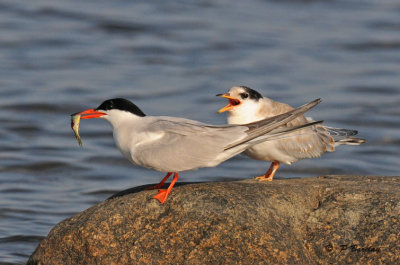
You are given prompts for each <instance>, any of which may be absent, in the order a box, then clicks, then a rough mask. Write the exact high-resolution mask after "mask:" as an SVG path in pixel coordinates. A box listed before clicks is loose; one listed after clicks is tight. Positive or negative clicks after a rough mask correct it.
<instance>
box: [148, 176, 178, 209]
mask: <svg viewBox="0 0 400 265" xmlns="http://www.w3.org/2000/svg"><path fill="white" fill-rule="evenodd" d="M168 174H169V175H171V174H172V173H168ZM169 175H167V176H165V178H164V179H163V180H162V181H161V182H162V184H163V185H164V181H165V180H167V178H168V177H169ZM178 178H179V175H178V172H175V173H174V178H173V179H172V181H171V184H169V187H168V189H166V190H165V189H161V190H158V193H157V195H156V196H154V197H153V198H154V199H156V200H158V201H159V202H161V204H163V203H164V202H165V201H166V200H167V198H168V195H169V194H170V193H171V190H172V187H173V186H174V185H175V183H176V181H177V180H178ZM160 184H161V183H160ZM160 184H158V185H160Z"/></svg>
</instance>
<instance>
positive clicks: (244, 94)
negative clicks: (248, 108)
mask: <svg viewBox="0 0 400 265" xmlns="http://www.w3.org/2000/svg"><path fill="white" fill-rule="evenodd" d="M240 96H241V97H242V99H245V98H248V97H249V94H247V93H242V94H240Z"/></svg>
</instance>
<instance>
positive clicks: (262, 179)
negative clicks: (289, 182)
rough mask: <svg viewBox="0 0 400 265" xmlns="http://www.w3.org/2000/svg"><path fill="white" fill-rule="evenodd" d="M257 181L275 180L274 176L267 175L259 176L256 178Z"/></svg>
mask: <svg viewBox="0 0 400 265" xmlns="http://www.w3.org/2000/svg"><path fill="white" fill-rule="evenodd" d="M254 178H255V179H256V180H258V181H272V180H273V178H274V176H268V177H267V176H266V175H262V176H259V177H254Z"/></svg>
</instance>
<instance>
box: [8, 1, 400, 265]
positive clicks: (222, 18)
mask: <svg viewBox="0 0 400 265" xmlns="http://www.w3.org/2000/svg"><path fill="white" fill-rule="evenodd" d="M399 30H400V2H399V1H397V0H381V1H373V0H364V1H360V0H346V1H345V0H337V1H336V0H333V1H301V0H299V1H296V0H292V1H289V0H288V1H268V0H250V1H226V0H221V1H219V0H216V1H207V0H205V1H193V0H187V1H122V0H119V1H50V0H47V1H46V0H36V1H14V0H3V1H0V62H1V63H0V109H1V111H0V123H1V126H0V264H23V263H24V262H26V260H27V258H28V257H29V255H30V254H31V253H32V251H33V250H34V249H35V247H36V246H37V244H38V242H39V241H40V240H41V239H42V238H43V237H44V236H46V235H47V233H48V232H49V231H50V229H51V228H52V227H53V226H54V225H55V224H56V223H58V222H60V221H61V220H63V219H65V218H67V217H69V216H71V215H73V214H75V213H77V212H80V211H82V210H84V209H86V208H88V207H90V206H92V205H95V204H96V203H98V202H100V201H102V200H104V199H106V198H107V197H109V196H110V195H112V194H113V193H115V192H117V191H120V190H123V189H127V188H130V187H134V186H138V185H142V184H147V183H156V182H158V181H160V179H161V178H162V177H163V174H162V173H159V172H155V171H151V170H146V169H143V168H138V167H134V166H133V165H131V164H130V163H129V162H127V161H125V159H124V158H122V156H121V155H120V153H119V151H118V150H117V149H116V147H115V146H114V142H113V140H112V137H111V130H110V127H109V125H107V124H106V122H104V121H102V120H85V121H84V122H82V123H81V136H82V140H83V144H84V146H83V147H82V148H79V147H78V145H77V142H76V140H75V137H74V136H73V133H72V131H71V129H70V121H69V119H70V116H69V114H71V113H73V112H77V111H81V110H84V109H88V108H93V107H96V106H97V105H98V104H99V103H101V102H102V101H103V100H105V99H108V98H111V97H126V98H129V99H131V100H132V101H134V102H135V103H136V104H137V105H138V106H139V107H141V108H142V109H143V111H144V112H145V113H147V114H149V115H169V116H181V117H187V118H192V119H196V120H200V121H203V122H208V123H213V124H222V123H224V122H225V118H226V117H225V115H220V114H216V110H218V109H219V108H221V107H222V106H223V105H225V104H226V102H225V101H224V100H222V99H220V98H217V97H215V94H217V93H222V92H226V91H227V90H228V89H229V88H230V87H231V86H234V85H247V86H250V87H252V88H255V89H257V90H259V91H260V92H262V94H264V95H267V96H269V97H272V98H273V99H276V100H279V101H284V102H287V103H289V104H292V105H293V106H299V105H301V104H303V103H305V102H307V101H310V100H312V99H314V98H318V97H321V98H322V99H323V100H324V101H323V103H322V104H320V105H319V106H318V107H317V108H316V109H314V110H313V111H311V112H310V115H311V116H313V117H314V118H315V119H323V120H325V122H326V124H329V125H331V126H336V127H345V128H352V129H358V130H359V132H360V135H361V136H362V137H365V138H367V140H368V143H367V144H366V145H363V146H360V147H354V146H344V147H341V148H339V149H338V151H337V152H336V153H330V154H326V155H325V156H323V157H322V158H320V159H312V160H303V161H301V162H299V163H296V164H295V165H293V166H290V167H289V166H285V165H284V166H282V167H281V169H280V170H279V171H278V175H277V178H292V177H309V176H317V175H322V174H361V175H366V174H368V175H399V168H400V160H399V157H400V148H399V147H400V134H399V128H400V104H399V102H400V34H399ZM267 166H268V165H267V163H265V162H260V161H252V160H249V159H247V158H245V157H237V158H234V159H232V160H230V161H228V162H225V163H223V164H221V165H220V166H218V167H216V168H211V169H200V170H197V171H193V172H186V173H182V174H181V177H180V181H181V182H184V181H215V180H224V179H225V178H233V179H241V178H251V177H253V176H254V175H257V174H261V173H263V172H264V171H265V170H266V169H267Z"/></svg>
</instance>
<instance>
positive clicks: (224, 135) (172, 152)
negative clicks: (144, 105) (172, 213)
mask: <svg viewBox="0 0 400 265" xmlns="http://www.w3.org/2000/svg"><path fill="white" fill-rule="evenodd" d="M319 102H320V100H319V99H317V100H314V101H312V102H310V103H308V104H305V105H303V106H301V107H299V108H296V109H292V110H289V111H288V112H286V113H283V114H281V115H277V116H275V117H271V118H268V119H264V120H261V121H258V122H254V123H250V124H245V125H222V126H215V125H209V124H204V123H201V122H198V121H194V120H189V119H184V118H177V117H166V116H147V115H145V114H144V113H143V111H142V110H140V109H139V108H138V107H137V106H136V105H135V104H133V103H132V102H130V101H129V100H126V99H123V98H115V99H109V100H106V101H104V102H103V103H102V104H100V106H98V107H97V108H96V109H89V110H85V111H82V112H79V113H76V114H74V115H73V120H75V123H76V122H77V123H76V124H78V125H79V118H80V119H91V118H103V119H105V120H106V121H108V122H109V123H110V124H111V126H112V128H113V136H114V140H115V143H116V145H117V147H118V148H119V150H120V151H121V153H122V154H123V155H124V156H125V157H126V158H127V159H128V160H129V161H131V162H132V163H134V164H136V165H138V166H142V167H146V168H150V169H154V170H157V171H161V172H166V173H167V175H166V176H165V177H164V178H163V179H162V181H161V182H160V183H159V184H158V185H155V186H154V187H152V188H153V189H160V188H161V187H162V186H163V185H164V183H165V181H166V180H167V179H168V178H169V177H170V176H171V175H172V174H174V177H173V180H172V182H171V184H170V185H169V187H168V188H167V189H160V190H159V192H158V194H157V195H156V196H155V197H154V198H155V199H157V200H159V201H160V202H161V203H164V202H165V201H166V199H167V197H168V195H169V194H170V193H171V190H172V187H173V186H174V184H175V183H176V181H177V180H178V177H179V175H178V172H180V171H187V170H194V169H197V168H202V167H215V166H217V165H218V164H220V163H222V162H224V161H226V160H228V159H229V158H231V157H233V156H235V155H237V154H239V153H241V152H243V151H244V150H246V149H247V148H249V147H251V146H253V145H255V144H257V143H260V142H264V141H269V140H272V139H276V138H278V137H281V136H283V135H286V134H288V133H291V132H294V131H297V130H300V129H301V128H304V127H308V126H312V125H315V124H318V123H321V121H318V122H310V123H306V124H301V125H300V126H293V127H282V125H285V124H287V123H288V122H290V121H291V120H293V119H295V118H297V117H298V116H299V115H302V114H303V113H304V112H306V111H308V110H309V109H311V108H312V107H314V106H315V105H317V104H318V103H319ZM279 127H280V128H279ZM73 128H74V131H75V133H76V134H77V135H78V136H79V134H78V130H79V126H75V127H74V126H73ZM78 136H77V139H78V141H79V138H78Z"/></svg>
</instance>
